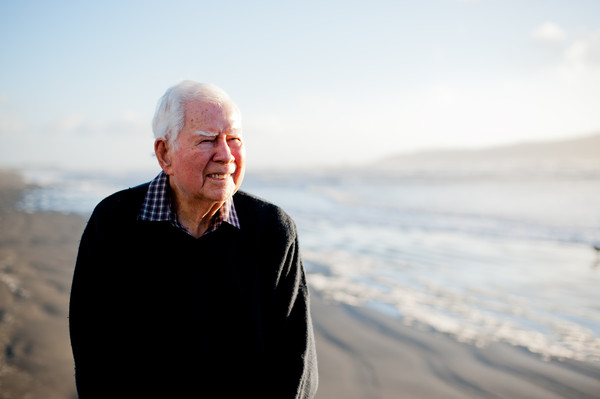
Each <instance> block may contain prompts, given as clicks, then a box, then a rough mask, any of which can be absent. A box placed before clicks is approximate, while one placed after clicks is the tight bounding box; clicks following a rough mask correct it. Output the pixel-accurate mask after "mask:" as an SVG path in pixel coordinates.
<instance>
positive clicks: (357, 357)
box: [0, 169, 600, 399]
mask: <svg viewBox="0 0 600 399" xmlns="http://www.w3.org/2000/svg"><path fill="white" fill-rule="evenodd" d="M25 188H26V184H25V183H24V182H23V181H22V180H21V179H20V178H19V177H18V174H17V173H13V172H8V171H3V170H1V169H0V225H1V226H3V228H2V229H0V343H1V345H2V348H0V398H3V399H4V398H6V399H10V398H23V397H28V398H31V399H38V398H39V399H42V398H44V399H53V398H57V399H58V398H61V399H65V398H67V399H71V398H76V394H75V386H74V378H73V374H74V370H73V360H72V355H71V348H70V342H69V336H68V319H67V310H68V300H69V292H70V284H71V277H72V272H73V268H74V265H75V256H76V252H77V246H78V244H79V239H80V237H81V233H82V232H83V228H84V227H85V223H86V220H87V218H86V217H83V216H79V215H75V214H62V213H58V212H34V213H27V212H20V211H15V210H14V205H15V203H16V201H17V200H18V198H19V196H20V195H21V193H22V192H23V190H24V189H25ZM309 285H310V276H309ZM311 298H312V316H313V322H314V328H315V335H316V340H317V354H318V361H319V374H320V383H319V390H318V393H317V396H316V399H333V398H346V399H353V398H357V399H358V398H360V399H362V398H367V399H368V398H381V399H385V398H398V397H402V398H517V399H518V398H544V399H545V398H600V365H599V364H595V363H587V362H578V361H569V360H565V361H558V360H550V361H544V360H543V359H542V358H541V357H540V356H538V355H535V354H533V353H530V352H528V351H526V350H524V349H522V348H518V347H514V346H510V345H508V344H492V345H490V346H488V347H484V348H478V347H476V346H473V345H470V344H464V343H460V342H458V341H456V340H454V339H453V338H451V337H449V336H447V335H444V334H442V333H437V332H435V331H430V330H420V329H419V328H418V327H408V326H405V325H403V324H402V321H401V320H399V319H395V318H393V317H390V316H388V315H385V314H383V313H380V312H378V311H376V310H373V309H369V308H366V307H354V306H350V305H343V304H337V303H332V302H329V301H327V300H325V299H324V297H323V296H322V295H321V294H320V293H319V292H318V291H317V290H315V289H312V290H311Z"/></svg>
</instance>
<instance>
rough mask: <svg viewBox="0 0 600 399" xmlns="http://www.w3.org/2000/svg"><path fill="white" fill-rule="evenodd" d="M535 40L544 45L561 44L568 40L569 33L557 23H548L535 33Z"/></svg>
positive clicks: (538, 28)
mask: <svg viewBox="0 0 600 399" xmlns="http://www.w3.org/2000/svg"><path fill="white" fill-rule="evenodd" d="M533 39H534V40H535V41H537V42H542V43H550V44H561V43H563V42H564V41H565V40H566V39H567V32H566V31H565V30H564V29H563V28H561V27H560V26H559V25H558V24H556V23H555V22H552V21H548V22H544V23H543V24H542V25H540V26H539V27H537V28H536V29H535V30H534V31H533Z"/></svg>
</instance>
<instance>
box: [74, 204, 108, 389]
mask: <svg viewBox="0 0 600 399" xmlns="http://www.w3.org/2000/svg"><path fill="white" fill-rule="evenodd" d="M98 252H99V243H98V238H97V234H96V223H95V222H94V217H93V216H92V219H90V222H88V225H87V227H86V229H85V231H84V233H83V236H82V238H81V242H80V245H79V252H78V255H77V262H76V265H75V272H74V274H73V283H72V286H71V299H70V304H69V329H70V335H71V347H72V349H73V357H74V360H75V381H76V384H77V390H78V393H79V397H80V398H82V399H85V398H88V397H95V396H96V395H95V394H94V392H95V391H97V390H99V389H101V387H102V385H101V384H98V382H99V381H104V382H106V383H107V384H110V381H111V380H112V379H111V378H109V376H108V375H107V374H108V370H109V367H108V364H107V363H108V362H107V359H106V357H107V356H109V352H107V349H108V348H107V345H105V344H106V342H107V341H106V340H107V339H108V337H107V336H106V332H105V331H103V330H105V329H106V320H105V319H104V317H103V309H102V305H101V301H102V298H103V296H104V295H102V293H101V292H99V289H98V287H99V285H101V280H102V278H101V277H102V276H99V275H98V270H99V267H100V265H99V261H100V260H99V253H98Z"/></svg>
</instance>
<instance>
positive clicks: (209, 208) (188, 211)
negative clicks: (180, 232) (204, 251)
mask: <svg viewBox="0 0 600 399" xmlns="http://www.w3.org/2000/svg"><path fill="white" fill-rule="evenodd" d="M173 200H174V201H173V202H172V203H173V204H174V206H175V215H176V217H177V221H178V222H179V224H181V225H182V226H183V227H185V229H186V230H187V231H188V232H189V233H190V234H191V235H192V236H193V237H195V238H199V237H202V235H203V234H204V233H206V231H207V230H208V228H209V227H210V225H211V223H212V220H213V218H214V216H215V215H216V214H217V212H218V211H219V210H220V209H221V207H222V206H223V204H224V202H210V203H205V202H190V201H184V200H182V199H181V198H178V196H177V195H173Z"/></svg>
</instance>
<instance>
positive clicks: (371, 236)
mask: <svg viewBox="0 0 600 399" xmlns="http://www.w3.org/2000/svg"><path fill="white" fill-rule="evenodd" d="M24 173H25V175H26V177H27V179H28V180H29V182H31V183H33V184H35V187H33V188H31V189H30V190H28V191H27V193H26V195H25V197H24V198H23V200H22V201H21V203H20V208H21V209H22V210H24V211H31V212H33V211H39V210H44V211H57V212H64V213H78V214H82V215H89V214H90V213H91V211H92V209H93V207H94V206H95V204H96V203H97V202H98V201H99V200H101V199H102V198H103V197H105V196H106V195H108V194H110V193H112V192H114V191H116V190H119V189H122V188H127V187H130V186H134V185H137V184H139V183H142V182H144V181H148V180H150V179H151V178H152V177H154V174H155V173H156V172H144V173H142V172H137V173H123V174H99V173H98V174H93V173H85V172H65V171H60V170H52V169H45V170H35V169H30V170H26V171H25V172H24ZM242 189H243V190H246V191H249V192H251V193H254V194H256V195H258V196H261V197H263V198H265V199H267V200H269V201H271V202H274V203H276V204H278V205H280V206H281V207H282V208H284V209H285V210H286V211H287V212H288V213H289V214H290V215H291V216H292V217H293V218H294V220H295V221H296V224H297V226H298V230H299V234H300V245H301V249H302V255H303V259H304V262H305V266H306V269H307V272H308V279H309V284H310V287H311V290H313V291H318V292H319V293H320V294H322V295H323V296H324V297H326V298H327V299H328V300H331V301H335V302H339V303H345V304H350V305H361V306H368V307H372V308H375V309H378V310H379V311H381V312H385V313H386V314H388V315H390V316H391V317H396V318H398V319H401V320H402V322H403V323H405V324H406V325H410V326H414V327H415V328H420V329H426V330H432V331H438V332H440V333H444V334H448V335H451V336H453V337H454V338H455V339H457V340H459V341H461V342H466V343H470V344H474V345H478V346H485V345H488V344H490V343H492V342H504V343H508V344H511V345H515V346H519V347H524V348H527V349H528V350H530V351H531V352H534V353H536V354H539V355H540V356H541V357H543V358H545V359H551V358H558V359H576V360H583V361H591V362H600V253H599V252H598V251H597V250H595V249H594V245H596V246H598V245H600V206H599V205H598V204H599V203H600V172H599V171H598V170H595V169H593V170H592V173H590V170H589V169H582V170H580V171H578V170H570V171H569V173H566V174H561V173H555V172H548V173H541V174H540V173H530V174H527V173H522V171H514V170H513V171H506V170H503V171H502V172H501V173H500V172H498V173H493V172H489V171H488V172H486V173H464V171H461V172H460V173H459V172H457V173H450V172H449V171H448V169H446V168H440V169H438V170H428V171H427V172H426V173H423V172H422V171H421V172H415V171H405V172H403V173H399V172H398V173H392V172H388V173H380V172H370V173H367V172H360V171H358V170H357V169H347V170H345V169H338V170H337V171H328V172H321V173H316V172H307V171H303V172H286V173H267V172H255V173H248V174H247V176H246V179H245V180H244V184H243V186H242Z"/></svg>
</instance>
